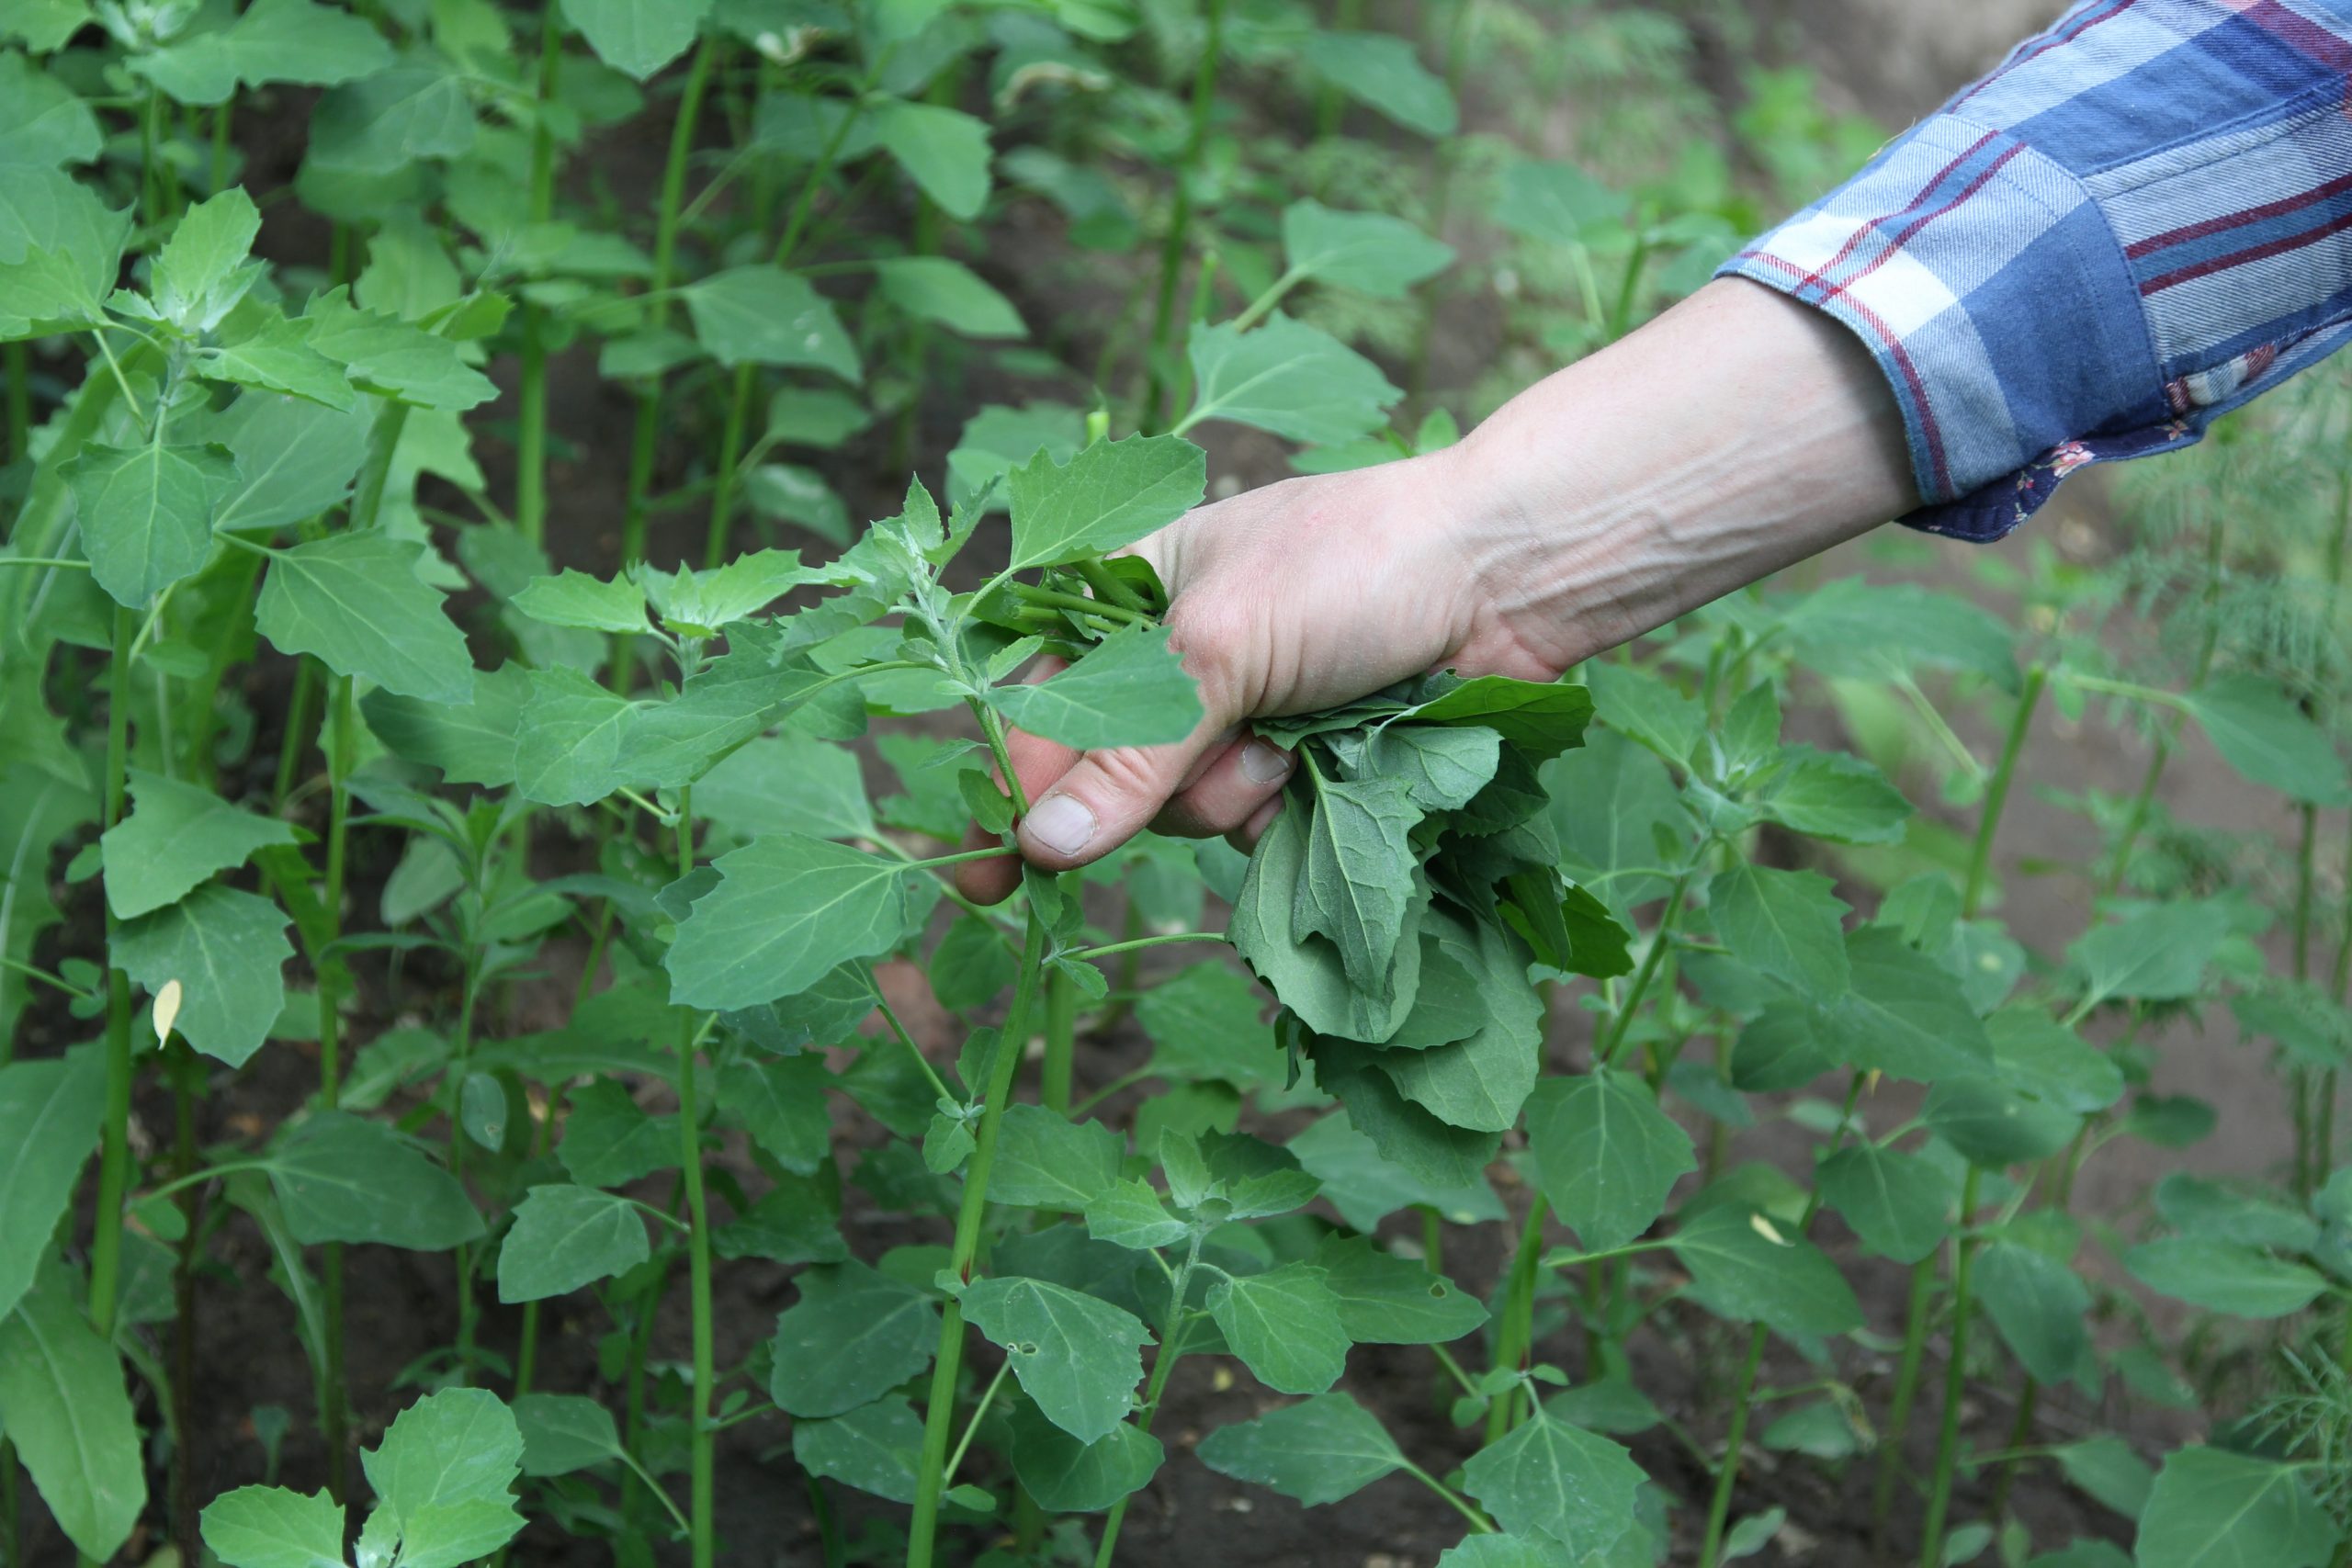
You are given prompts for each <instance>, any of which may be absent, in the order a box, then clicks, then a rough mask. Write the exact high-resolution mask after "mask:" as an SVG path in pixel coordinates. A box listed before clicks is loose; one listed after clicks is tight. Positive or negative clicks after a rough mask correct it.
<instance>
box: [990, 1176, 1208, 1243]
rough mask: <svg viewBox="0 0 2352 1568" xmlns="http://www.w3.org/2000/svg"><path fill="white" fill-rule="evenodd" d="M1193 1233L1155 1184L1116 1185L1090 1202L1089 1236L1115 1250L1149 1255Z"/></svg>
mask: <svg viewBox="0 0 2352 1568" xmlns="http://www.w3.org/2000/svg"><path fill="white" fill-rule="evenodd" d="M991 1185H993V1183H991ZM1192 1229H1193V1227H1192V1225H1191V1224H1188V1223H1187V1222H1185V1221H1183V1220H1180V1219H1177V1218H1175V1217H1174V1216H1172V1215H1170V1213H1169V1212H1168V1210H1167V1209H1166V1208H1165V1207H1164V1206H1163V1205H1162V1204H1161V1203H1160V1201H1159V1193H1157V1192H1155V1191H1153V1190H1152V1188H1151V1183H1149V1182H1148V1181H1144V1180H1140V1179H1136V1178H1135V1177H1128V1178H1126V1179H1124V1180H1121V1181H1116V1182H1114V1183H1113V1184H1112V1185H1110V1186H1108V1187H1106V1188H1104V1189H1103V1190H1102V1191H1100V1192H1097V1193H1096V1194H1095V1195H1094V1196H1093V1197H1092V1198H1090V1199H1089V1200H1087V1203H1086V1234H1087V1235H1091V1236H1092V1237H1093V1238H1094V1239H1095V1240H1097V1241H1107V1242H1109V1243H1111V1244H1112V1245H1113V1246H1114V1247H1126V1248H1128V1249H1129V1250H1131V1251H1136V1252H1145V1251H1148V1250H1150V1249H1151V1248H1153V1247H1167V1246H1170V1245H1171V1244H1173V1243H1176V1242H1180V1241H1182V1240H1183V1239H1184V1237H1185V1236H1187V1235H1191V1234H1192Z"/></svg>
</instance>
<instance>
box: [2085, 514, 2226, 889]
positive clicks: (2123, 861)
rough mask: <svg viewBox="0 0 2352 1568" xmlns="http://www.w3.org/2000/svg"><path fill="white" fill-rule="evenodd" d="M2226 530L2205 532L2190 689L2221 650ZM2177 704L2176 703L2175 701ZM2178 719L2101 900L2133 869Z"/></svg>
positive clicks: (2152, 760)
mask: <svg viewBox="0 0 2352 1568" xmlns="http://www.w3.org/2000/svg"><path fill="white" fill-rule="evenodd" d="M2228 532H2229V531H2228V529H2227V527H2226V526H2225V525H2224V524H2223V522H2222V519H2221V518H2219V517H2216V518H2214V519H2213V520H2212V522H2211V523H2210V524H2208V525H2206V529H2205V587H2204V595H2203V597H2204V609H2205V616H2206V625H2205V637H2204V642H2203V645H2202V647H2201V648H2200V649H2199V651H2198V655H2197V678H2196V680H2195V681H2194V682H2191V685H2192V687H2195V686H2202V685H2203V684H2204V683H2205V677H2206V676H2207V675H2208V674H2209V673H2211V671H2212V668H2213V655H2214V652H2215V650H2216V649H2219V648H2220V647H2221V636H2222V627H2221V622H2220V620H2219V618H2218V617H2217V616H2215V615H2214V613H2213V606H2214V604H2215V603H2216V601H2218V600H2219V599H2220V598H2221V594H2222V544H2223V542H2224V541H2225V540H2226V538H2227V537H2228ZM2175 700H2176V702H2177V699H2175ZM2180 726H2181V715H2180V713H2179V711H2178V710H2177V708H2176V710H2175V712H2174V713H2173V716H2172V717H2171V718H2170V720H2169V721H2168V722H2167V723H2166V724H2165V731H2164V733H2163V734H2162V735H2161V736H2159V737H2157V739H2156V749H2155V750H2154V753H2153V754H2152V755H2151V756H2150V757H2149V758H2148V768H2147V772H2146V773H2143V774H2142V775H2141V777H2140V788H2139V791H2138V793H2136V794H2135V795H2132V797H2131V815H2130V816H2129V817H2127V818H2125V819H2124V824H2123V836H2122V837H2121V838H2120V839H2119V840H2117V841H2116V846H2115V858H2114V860H2113V862H2112V863H2110V864H2109V867H2108V872H2107V877H2106V880H2105V881H2104V883H2103V884H2102V885H2101V886H2100V889H2099V896H2100V897H2106V898H2111V897H2114V896H2115V895H2116V893H2117V892H2118V891H2119V890H2120V888H2121V887H2122V886H2123V878H2124V874H2126V873H2127V872H2129V871H2130V870H2131V853H2132V851H2133V850H2135V849H2136V848H2138V846H2139V841H2140V835H2141V833H2142V832H2143V831H2144V830H2145V829H2146V828H2147V826H2148V818H2149V815H2150V814H2151V813H2152V812H2153V811H2154V809H2155V800H2156V785H2157V784H2159V783H2160V782H2161V781H2162V780H2163V778H2164V776H2165V765H2166V764H2167V763H2168V762H2170V761H2172V749H2173V742H2174V741H2175V740H2176V739H2178V737H2179V735H2180Z"/></svg>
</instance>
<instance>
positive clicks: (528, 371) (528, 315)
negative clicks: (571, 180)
mask: <svg viewBox="0 0 2352 1568" xmlns="http://www.w3.org/2000/svg"><path fill="white" fill-rule="evenodd" d="M562 69H563V7H562V6H556V5H549V6H547V7H545V10H544V13H543V15H542V17H541V19H540V25H539V85H538V95H537V98H538V106H539V113H538V115H537V118H536V119H535V120H534V121H533V124H532V127H531V220H532V221H533V222H534V223H545V222H547V221H548V220H550V219H552V218H553V217H554V216H555V136H554V133H553V132H552V131H550V130H548V120H547V112H546V110H547V106H548V104H549V103H550V102H552V101H553V100H554V98H555V96H556V83H557V80H558V78H559V75H560V73H561V71H562ZM546 331H547V315H546V312H545V311H543V310H540V308H539V307H538V306H537V305H536V304H533V303H532V302H531V301H530V300H528V299H526V300H524V302H523V364H522V375H521V378H520V380H519V381H518V383H517V385H516V389H515V421H516V423H517V426H518V427H519V428H518V434H516V436H515V525H516V526H518V527H520V528H521V529H522V530H523V536H524V537H525V538H526V539H528V540H530V541H531V542H532V543H533V544H535V545H536V544H537V543H539V542H540V541H541V540H542V539H543V538H544V537H545V536H546V535H547V516H548V345H547V336H546Z"/></svg>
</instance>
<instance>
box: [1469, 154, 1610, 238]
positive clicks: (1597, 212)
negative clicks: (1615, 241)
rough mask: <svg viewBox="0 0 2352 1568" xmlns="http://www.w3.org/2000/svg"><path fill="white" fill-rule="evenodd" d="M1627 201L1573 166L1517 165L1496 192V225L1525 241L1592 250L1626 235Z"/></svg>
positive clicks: (1525, 161)
mask: <svg viewBox="0 0 2352 1568" xmlns="http://www.w3.org/2000/svg"><path fill="white" fill-rule="evenodd" d="M1625 206H1626V203H1625V198H1624V197H1623V196H1620V195H1619V194H1618V193H1617V192H1615V191H1613V190H1611V189H1610V188H1609V187H1608V186H1605V185H1602V184H1601V183H1600V181H1599V180H1597V179H1594V178H1593V177H1592V176H1591V175H1589V174H1587V173H1585V172H1584V171H1583V170H1582V169H1580V168H1578V167H1577V166H1576V165H1575V164H1562V163H1555V162H1553V161H1551V160H1548V159H1542V158H1520V159H1515V160H1513V161H1512V162H1511V163H1510V164H1507V165H1506V166H1505V167H1504V169H1503V175H1502V180H1501V182H1500V185H1499V188H1498V190H1497V192H1496V199H1495V206H1494V216H1495V218H1496V220H1497V221H1498V222H1500V223H1501V224H1502V226H1503V227H1504V228H1506V229H1508V230H1510V231H1511V232H1512V233H1514V234H1517V235H1519V236H1520V237H1521V239H1526V240H1534V241H1537V242H1539V243H1544V244H1552V245H1577V244H1582V245H1590V244H1593V243H1596V242H1600V241H1605V240H1606V239H1608V238H1609V237H1610V236H1611V235H1612V234H1620V233H1623V225H1624V219H1625Z"/></svg>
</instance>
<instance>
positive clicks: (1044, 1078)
mask: <svg viewBox="0 0 2352 1568" xmlns="http://www.w3.org/2000/svg"><path fill="white" fill-rule="evenodd" d="M1077 1055H1078V987H1077V985H1076V983H1075V982H1073V981H1072V980H1071V979H1070V977H1069V976H1068V975H1065V974H1063V973H1062V972H1061V971H1060V970H1058V969H1057V970H1055V971H1054V973H1053V974H1051V975H1049V976H1046V1058H1045V1061H1044V1063H1043V1064H1042V1065H1041V1066H1040V1068H1039V1074H1038V1081H1037V1098H1038V1099H1039V1100H1042V1101H1043V1102H1044V1103H1045V1106H1046V1110H1048V1111H1054V1112H1056V1113H1057V1114H1059V1115H1063V1116H1067V1115H1069V1089H1070V1078H1071V1076H1072V1072H1073V1070H1074V1068H1075V1066H1076V1057H1077Z"/></svg>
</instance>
